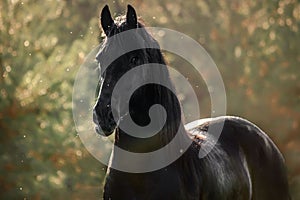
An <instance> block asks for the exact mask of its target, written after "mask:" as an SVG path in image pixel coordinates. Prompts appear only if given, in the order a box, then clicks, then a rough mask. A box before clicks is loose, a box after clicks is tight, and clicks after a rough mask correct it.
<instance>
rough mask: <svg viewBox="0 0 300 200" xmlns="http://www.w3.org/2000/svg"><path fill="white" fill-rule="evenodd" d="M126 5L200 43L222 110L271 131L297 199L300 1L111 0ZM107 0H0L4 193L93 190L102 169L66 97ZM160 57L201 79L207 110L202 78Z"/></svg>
mask: <svg viewBox="0 0 300 200" xmlns="http://www.w3.org/2000/svg"><path fill="white" fill-rule="evenodd" d="M127 3H132V4H133V5H134V7H135V8H136V10H137V12H138V14H140V15H141V17H142V18H143V19H144V21H145V22H146V24H147V25H149V26H161V27H165V28H171V29H174V30H177V31H180V32H183V33H185V34H187V35H189V36H191V37H192V38H194V39H195V40H197V41H198V42H199V43H201V44H202V45H203V46H204V47H205V49H206V50H207V51H208V52H209V53H210V55H211V56H212V58H213V59H214V61H215V62H216V64H217V66H218V67H219V70H220V72H221V74H222V77H223V79H224V83H225V87H226V90H227V102H228V113H229V114H231V115H239V116H242V117H245V118H247V119H249V120H250V121H253V122H254V123H256V124H258V125H259V126H260V127H261V128H262V129H263V130H265V131H266V132H267V133H268V134H269V135H270V137H271V138H272V139H273V140H274V141H275V143H276V144H277V145H278V146H279V148H280V150H281V151H282V152H283V154H284V156H285V158H286V162H287V166H288V172H289V181H290V186H291V191H292V196H293V198H294V199H297V198H300V194H299V188H300V168H299V167H300V157H299V153H300V152H299V149H300V148H299V147H300V138H299V136H298V132H299V126H300V124H299V123H300V82H299V74H300V73H299V72H300V70H299V69H300V68H299V62H300V52H299V44H300V30H299V28H300V4H299V3H298V2H297V1H295V0H277V1H250V0H243V1H236V0H234V1H229V0H218V1H217V0H213V1H190V0H187V1H179V0H172V1H170V0H163V1H161V0H153V1H147V2H142V1H140V0H137V1H129V2H127V1H123V0H122V1H120V0H114V1H110V2H108V4H109V5H110V7H111V10H112V12H114V13H117V14H120V13H121V14H122V13H124V10H125V7H126V5H127ZM104 4H105V2H101V1H95V0H92V1H81V0H80V1H54V0H53V1H43V2H41V1H29V0H27V1H26V0H24V1H18V0H10V1H8V0H4V1H1V2H0V8H1V14H0V41H1V42H0V86H1V87H0V132H1V134H0V172H1V173H0V198H1V199H21V198H27V199H50V198H51V197H53V196H55V197H57V198H59V199H66V198H69V197H71V198H74V199H82V198H87V199H99V198H100V196H101V190H100V188H101V184H102V181H103V177H104V171H105V169H104V168H103V166H102V165H101V163H99V162H98V161H96V160H95V159H94V158H92V157H91V155H90V154H89V153H88V152H87V151H86V150H85V148H84V146H83V145H82V144H81V141H80V139H79V137H78V136H77V133H76V130H75V128H74V123H73V118H72V103H71V102H72V89H73V82H74V78H75V75H76V72H77V70H78V69H79V66H80V64H81V63H82V62H83V60H84V58H85V56H86V55H87V54H88V53H89V52H90V51H91V50H92V49H93V48H94V47H95V46H96V45H97V44H98V34H99V29H98V12H99V10H100V8H102V7H103V6H104ZM154 10H155V11H156V12H153V11H154ZM115 15H116V14H115ZM167 60H168V61H169V65H170V66H174V67H176V68H177V69H178V70H179V71H180V72H182V73H183V74H185V75H186V76H187V77H188V78H189V80H190V81H191V82H193V83H194V85H197V86H198V87H196V88H195V89H196V90H197V96H198V98H199V100H200V101H201V102H202V103H201V105H200V108H201V114H203V116H209V115H210V110H209V106H207V105H209V96H208V93H207V91H206V90H207V89H206V86H205V85H204V84H203V82H202V81H201V77H199V76H197V75H196V73H193V72H192V71H189V68H188V67H187V66H188V63H186V62H185V61H183V60H181V59H179V58H177V57H176V56H174V55H171V54H167ZM200 88H201V89H200ZM179 90H180V91H183V93H184V88H179ZM184 95H185V96H184V97H183V103H184V104H186V105H187V108H188V109H193V108H191V107H189V106H190V105H189V104H188V99H189V94H184Z"/></svg>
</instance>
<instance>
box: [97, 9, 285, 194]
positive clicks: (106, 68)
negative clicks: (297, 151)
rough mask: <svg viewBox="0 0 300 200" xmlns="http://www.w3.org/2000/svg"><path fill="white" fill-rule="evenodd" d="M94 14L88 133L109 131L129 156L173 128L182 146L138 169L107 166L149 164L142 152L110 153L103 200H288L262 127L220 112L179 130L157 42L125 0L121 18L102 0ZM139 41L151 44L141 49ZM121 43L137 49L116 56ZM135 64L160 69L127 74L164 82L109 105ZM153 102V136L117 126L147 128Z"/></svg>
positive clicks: (276, 155)
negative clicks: (100, 34) (95, 83)
mask: <svg viewBox="0 0 300 200" xmlns="http://www.w3.org/2000/svg"><path fill="white" fill-rule="evenodd" d="M100 17H101V25H102V28H103V31H104V33H105V35H106V38H105V40H104V42H103V43H102V46H101V48H100V51H99V53H98V54H97V57H96V59H97V60H98V62H99V64H100V66H101V67H100V69H101V70H100V71H101V87H100V92H99V96H98V100H97V102H96V104H95V107H94V110H93V120H94V123H95V124H96V131H97V132H98V133H99V134H101V135H104V136H109V135H110V134H112V133H113V132H114V133H115V143H114V144H115V148H120V149H123V150H126V151H129V152H134V153H136V154H137V155H138V154H143V153H147V152H154V151H157V150H159V149H161V148H164V147H166V146H167V144H168V143H170V142H171V141H172V140H173V139H174V138H175V137H176V134H178V135H180V137H179V138H180V140H179V142H177V145H178V146H180V145H182V143H187V144H189V146H188V147H187V148H186V149H185V150H184V151H183V152H182V151H181V152H180V153H182V155H181V156H180V157H178V158H177V159H176V160H174V161H173V162H171V163H169V164H168V165H166V166H163V167H162V168H157V169H156V170H152V171H151V170H149V171H148V172H138V173H134V172H129V171H126V170H125V171H123V170H119V169H116V168H115V167H113V166H117V165H118V164H116V163H121V164H122V162H123V164H124V163H125V166H126V164H128V165H130V164H133V165H139V164H141V165H145V162H146V165H152V164H153V163H154V162H157V160H155V158H153V159H152V158H149V160H143V161H142V162H140V163H138V162H135V161H132V160H130V158H128V157H122V155H118V152H117V151H113V153H112V157H111V163H110V166H108V170H107V176H106V182H105V187H104V199H107V200H108V199H113V200H114V199H121V200H127V199H128V200H129V199H130V200H134V199H141V200H144V199H149V200H150V199H172V200H174V199H187V200H190V199H191V200H192V199H197V200H199V199H209V200H213V199H216V200H220V199H230V200H231V199H243V200H244V199H263V200H269V199H278V200H285V199H290V196H289V191H288V182H287V177H286V169H285V165H284V159H283V157H282V155H281V153H280V152H279V150H278V149H277V147H276V146H275V145H274V143H273V142H272V141H271V139H270V138H269V137H268V136H267V135H266V134H265V133H264V132H263V131H262V130H260V129H259V128H258V127H257V126H255V125H254V124H252V123H250V122H248V121H247V120H244V119H241V118H238V117H228V116H225V117H218V118H211V119H205V120H202V121H199V123H198V124H197V125H196V126H194V127H191V126H190V127H188V128H184V126H182V120H181V119H182V115H181V107H180V103H179V101H178V99H177V97H176V95H175V94H174V92H172V88H173V86H172V83H171V80H170V78H169V74H168V71H167V70H166V68H167V66H166V63H165V61H164V58H163V56H162V53H161V51H160V49H159V45H158V43H157V41H156V40H155V39H153V37H152V36H151V35H150V34H149V33H148V32H147V31H146V30H145V29H144V28H143V27H144V25H143V24H142V23H141V22H139V21H138V20H137V15H136V12H135V10H134V8H133V7H131V6H130V5H128V10H127V14H126V16H123V17H119V18H117V19H116V20H115V21H114V20H113V19H112V17H111V14H110V11H109V8H108V6H105V7H104V8H103V10H102V12H101V16H100ZM129 30H131V31H132V30H133V31H135V32H132V34H133V35H130V36H131V37H129V38H131V39H128V38H127V39H124V38H123V36H121V35H120V33H125V32H126V31H129ZM138 30H140V31H138ZM119 35H120V36H119ZM142 43H143V44H142ZM145 43H146V44H148V45H150V46H151V47H152V48H144V44H145ZM128 44H130V45H134V46H136V47H139V46H140V48H139V49H134V50H132V51H128V52H126V53H123V54H122V53H121V54H118V52H122V49H124V48H126V46H125V45H128ZM112 54H116V55H117V57H116V59H112V57H113V56H112ZM143 64H150V67H151V65H153V66H154V65H157V64H159V65H160V66H161V67H160V68H155V67H153V68H155V70H144V71H142V73H141V74H138V75H137V77H135V78H137V79H140V80H148V79H150V78H153V79H155V80H163V81H164V83H167V84H169V86H168V87H166V86H164V85H161V84H155V83H147V84H144V85H143V86H141V87H139V88H138V89H136V91H135V92H134V93H133V94H132V96H131V98H130V100H129V102H128V104H129V113H128V112H127V113H123V108H122V106H113V104H115V105H120V104H121V103H122V102H123V101H125V100H124V99H123V97H122V95H121V94H119V95H118V94H117V95H115V96H114V97H113V89H114V87H115V86H116V84H117V82H118V81H119V80H120V79H121V77H122V76H123V75H124V74H125V73H126V72H129V71H130V70H132V69H135V68H137V67H138V66H140V65H143ZM135 78H133V79H132V80H127V82H125V84H124V85H125V87H127V88H131V87H132V86H133V85H134V84H135ZM157 104H159V105H161V106H162V107H163V108H164V110H165V114H166V119H165V121H164V124H163V126H162V128H161V129H160V131H158V133H157V134H155V135H151V136H149V137H138V135H140V136H143V134H146V133H143V132H138V133H135V134H136V135H131V134H128V133H127V132H125V131H124V130H122V129H121V128H120V127H121V125H122V123H126V119H127V118H131V119H132V120H133V121H134V122H135V123H136V124H137V125H138V126H141V127H144V126H147V125H148V124H149V123H150V122H151V120H153V119H155V118H159V119H162V118H161V115H162V113H160V112H159V109H156V111H154V112H153V113H152V117H150V116H149V109H150V108H151V107H152V106H153V105H157ZM114 113H115V114H114ZM115 115H116V116H115ZM202 122H203V123H202ZM152 123H154V125H157V126H158V127H161V120H153V121H152ZM220 124H221V125H222V126H223V129H222V132H221V135H220V137H219V138H218V139H217V138H214V133H213V130H215V129H214V127H218V126H220ZM210 130H212V131H210ZM213 141H217V142H216V144H215V145H212V149H211V150H210V151H209V152H208V154H207V155H206V156H205V157H203V158H201V159H200V158H199V156H198V154H199V151H201V149H204V148H205V147H206V146H209V145H211V144H214V142H213ZM183 146H184V145H183ZM172 148H173V147H172ZM172 148H171V149H170V148H169V151H166V152H165V153H166V155H165V158H167V157H168V152H169V153H170V156H171V155H172V153H173V152H174V151H177V150H178V149H176V148H175V149H174V148H173V149H172ZM180 148H181V147H180ZM160 161H162V162H163V161H164V160H163V159H162V160H160ZM134 162H135V163H134Z"/></svg>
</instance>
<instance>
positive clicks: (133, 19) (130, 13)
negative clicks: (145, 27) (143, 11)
mask: <svg viewBox="0 0 300 200" xmlns="http://www.w3.org/2000/svg"><path fill="white" fill-rule="evenodd" d="M126 22H127V24H128V25H129V26H131V27H133V28H137V27H138V22H137V16H136V12H135V10H134V8H133V7H132V6H131V5H129V4H128V5H127V14H126Z"/></svg>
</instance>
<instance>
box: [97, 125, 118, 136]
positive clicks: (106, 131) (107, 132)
mask: <svg viewBox="0 0 300 200" xmlns="http://www.w3.org/2000/svg"><path fill="white" fill-rule="evenodd" d="M95 131H96V132H97V133H98V134H99V135H101V136H106V137H107V136H110V135H111V134H112V133H113V132H114V131H115V128H109V129H103V128H101V127H100V126H99V125H97V126H95Z"/></svg>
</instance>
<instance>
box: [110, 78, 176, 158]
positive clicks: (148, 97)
mask: <svg viewBox="0 0 300 200" xmlns="http://www.w3.org/2000/svg"><path fill="white" fill-rule="evenodd" d="M156 76H158V74H156ZM156 78H160V79H164V81H168V82H169V85H171V86H172V83H171V80H170V79H169V74H168V73H167V74H166V73H160V74H159V77H156ZM172 87H173V86H172ZM154 104H159V105H161V106H163V107H164V109H165V111H166V114H167V119H166V123H165V124H164V125H163V128H162V129H161V131H159V132H158V133H157V134H156V135H154V136H152V137H149V138H136V137H132V136H131V135H128V134H126V133H125V132H124V131H123V130H121V129H120V128H117V131H116V138H115V144H116V145H117V146H119V147H121V148H123V149H126V150H130V151H133V152H151V151H154V150H157V149H159V148H162V147H163V146H165V145H166V144H168V143H169V142H170V141H171V140H172V139H173V137H174V136H175V135H176V133H177V131H178V128H179V126H180V125H181V108H180V104H179V102H178V100H177V97H176V95H175V94H173V92H172V91H170V90H168V89H166V88H165V87H162V86H160V85H157V84H151V85H147V86H145V87H144V89H143V90H142V91H141V92H138V94H136V95H135V96H134V98H132V103H131V105H130V112H131V115H130V116H129V115H128V116H127V117H131V118H132V119H133V120H134V122H136V124H137V125H140V126H146V125H148V123H149V122H150V121H149V115H148V113H149V108H150V107H151V106H152V105H154ZM161 115H162V113H161V112H159V111H158V112H156V113H155V117H157V119H159V118H161ZM159 123H161V122H157V124H155V126H158V127H161V126H162V125H161V124H159ZM134 134H136V135H142V134H143V133H134Z"/></svg>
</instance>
